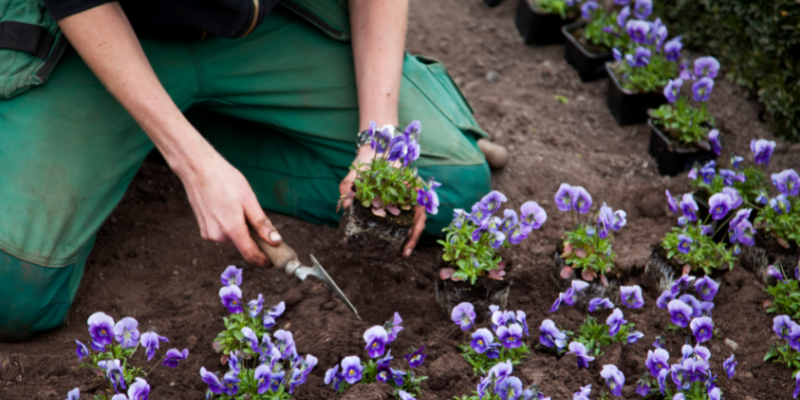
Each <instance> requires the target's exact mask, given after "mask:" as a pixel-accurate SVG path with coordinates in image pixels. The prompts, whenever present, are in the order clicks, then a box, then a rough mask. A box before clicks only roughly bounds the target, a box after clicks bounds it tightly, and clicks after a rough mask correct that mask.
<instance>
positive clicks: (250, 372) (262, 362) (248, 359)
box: [200, 266, 317, 400]
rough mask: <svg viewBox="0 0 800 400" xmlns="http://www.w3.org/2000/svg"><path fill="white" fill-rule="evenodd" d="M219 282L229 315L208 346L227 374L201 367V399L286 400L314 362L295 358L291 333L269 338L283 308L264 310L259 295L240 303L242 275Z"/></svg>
mask: <svg viewBox="0 0 800 400" xmlns="http://www.w3.org/2000/svg"><path fill="white" fill-rule="evenodd" d="M220 280H221V281H222V285H223V286H222V288H220V290H219V297H220V300H221V301H222V305H224V306H225V308H227V309H228V312H230V315H229V316H228V317H225V318H223V321H224V323H225V330H224V331H222V332H220V333H218V334H217V337H216V339H214V342H213V343H212V345H213V347H214V349H215V350H216V351H217V352H221V353H222V357H221V361H222V364H228V368H229V370H228V372H226V373H224V374H222V373H220V372H216V373H214V372H210V371H208V370H206V368H205V367H200V378H201V379H202V380H203V382H204V383H205V384H207V385H208V390H207V391H206V399H220V400H228V399H239V398H248V399H253V400H267V399H291V398H292V395H293V394H294V391H295V390H296V389H297V387H298V386H300V385H302V384H304V383H306V379H307V378H308V375H309V374H310V373H311V371H312V370H313V369H314V367H315V366H316V365H317V358H316V357H314V356H313V355H311V354H308V355H306V356H305V357H302V356H300V355H298V353H297V346H296V345H295V342H294V337H293V335H292V332H290V331H287V330H284V329H278V330H277V331H275V332H270V330H272V328H273V327H275V325H276V321H275V319H276V318H278V317H280V316H281V315H283V312H284V311H285V310H286V305H285V304H284V303H283V302H280V303H278V304H277V305H275V306H272V307H269V308H266V307H264V296H262V295H261V294H260V293H259V295H258V298H256V299H253V300H251V301H249V302H247V303H244V302H243V300H242V290H241V289H240V288H239V287H240V286H241V284H242V270H241V269H239V268H236V267H234V266H229V267H228V268H227V269H225V271H224V272H223V273H222V275H221V277H220ZM286 326H288V324H287V325H286Z"/></svg>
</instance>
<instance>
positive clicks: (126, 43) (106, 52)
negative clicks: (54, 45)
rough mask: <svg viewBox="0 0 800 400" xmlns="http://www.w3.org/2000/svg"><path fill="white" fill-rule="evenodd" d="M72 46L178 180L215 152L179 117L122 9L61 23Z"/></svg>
mask: <svg viewBox="0 0 800 400" xmlns="http://www.w3.org/2000/svg"><path fill="white" fill-rule="evenodd" d="M59 26H60V27H61V29H62V30H63V31H64V34H65V35H66V36H67V38H68V39H69V41H70V43H71V44H72V46H73V47H74V48H75V50H76V51H77V52H78V54H80V56H81V58H82V59H83V60H84V62H86V64H87V65H88V66H89V68H90V69H91V70H92V71H93V72H94V73H95V75H96V76H97V77H98V78H99V79H100V81H101V82H102V83H103V85H104V86H105V87H106V89H108V91H109V92H110V93H111V94H112V95H113V96H114V97H115V98H116V99H117V100H118V101H119V102H120V104H122V106H123V107H125V109H126V110H127V111H128V113H130V115H131V116H132V117H133V118H134V119H135V120H136V122H137V123H138V124H139V125H140V126H141V127H142V129H143V130H144V131H145V133H147V135H148V136H149V137H150V138H151V139H152V140H153V142H154V143H155V145H156V146H157V147H158V148H159V150H160V151H161V153H162V154H163V155H164V158H165V159H166V160H167V162H168V163H169V164H170V166H171V167H172V168H173V170H175V172H176V173H178V174H179V175H185V174H186V173H188V171H189V170H191V169H193V168H195V165H197V164H199V163H202V161H203V158H204V157H213V156H216V157H218V155H216V152H215V151H213V149H212V148H211V146H210V145H209V144H208V143H207V142H206V140H205V139H204V138H203V137H202V136H201V135H200V134H199V133H198V132H197V130H195V129H194V128H193V127H192V125H191V124H190V123H189V122H188V121H187V120H186V118H185V117H184V116H183V114H182V113H181V110H180V109H178V107H177V106H176V105H175V103H174V102H173V101H172V99H171V98H170V96H169V94H168V93H167V92H166V90H165V89H164V87H163V86H162V85H161V83H160V82H159V80H158V78H157V77H156V74H155V72H154V71H153V68H152V67H151V66H150V63H149V62H148V60H147V57H146V56H145V54H144V51H143V50H142V46H141V44H140V43H139V40H138V39H137V37H136V35H135V33H134V32H133V28H131V25H130V23H129V22H128V19H127V17H126V16H125V13H124V12H123V11H122V7H120V5H119V3H116V2H114V3H108V4H104V5H102V6H98V7H95V8H92V9H89V10H86V11H84V12H81V13H78V14H75V15H72V16H69V17H67V18H64V19H62V20H61V21H59Z"/></svg>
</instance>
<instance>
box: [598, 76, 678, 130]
mask: <svg viewBox="0 0 800 400" xmlns="http://www.w3.org/2000/svg"><path fill="white" fill-rule="evenodd" d="M611 65H612V63H610V62H609V63H606V71H607V72H608V77H609V78H610V79H609V80H608V96H607V97H606V105H608V109H609V110H610V111H611V115H613V116H614V119H615V120H617V124H619V126H625V125H631V124H643V123H645V122H647V119H648V115H647V110H648V109H651V108H658V107H659V106H660V105H662V104H666V103H667V99H666V98H665V97H664V94H663V93H656V92H648V93H638V92H634V91H631V90H628V89H624V88H623V87H622V85H621V84H620V83H619V78H618V77H617V76H616V75H615V74H614V70H613V69H612V68H611Z"/></svg>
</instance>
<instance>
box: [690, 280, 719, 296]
mask: <svg viewBox="0 0 800 400" xmlns="http://www.w3.org/2000/svg"><path fill="white" fill-rule="evenodd" d="M694 288H695V290H697V294H698V295H699V296H700V298H701V299H702V300H703V301H714V296H716V295H717V292H718V291H719V284H718V283H717V282H714V280H713V279H711V278H709V277H708V276H704V277H702V278H700V279H697V280H696V281H695V282H694Z"/></svg>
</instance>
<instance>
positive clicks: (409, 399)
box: [397, 390, 414, 400]
mask: <svg viewBox="0 0 800 400" xmlns="http://www.w3.org/2000/svg"><path fill="white" fill-rule="evenodd" d="M397 396H399V397H400V400H414V396H412V395H410V394H409V393H408V392H406V391H405V390H400V391H398V392H397Z"/></svg>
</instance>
